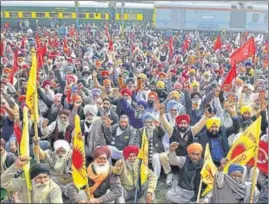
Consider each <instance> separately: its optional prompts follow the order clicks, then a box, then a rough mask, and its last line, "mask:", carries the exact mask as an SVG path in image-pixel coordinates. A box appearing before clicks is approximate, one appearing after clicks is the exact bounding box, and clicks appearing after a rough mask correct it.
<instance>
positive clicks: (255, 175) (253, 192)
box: [250, 140, 259, 203]
mask: <svg viewBox="0 0 269 204" xmlns="http://www.w3.org/2000/svg"><path fill="white" fill-rule="evenodd" d="M258 145H259V140H258V141H257V146H256V151H255V156H254V166H253V168H254V172H253V176H252V185H251V194H250V203H253V200H254V194H255V188H256V182H257V179H256V177H257V174H256V169H257V160H258V153H259V146H258Z"/></svg>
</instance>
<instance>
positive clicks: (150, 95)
mask: <svg viewBox="0 0 269 204" xmlns="http://www.w3.org/2000/svg"><path fill="white" fill-rule="evenodd" d="M152 96H154V98H155V99H158V94H157V93H156V92H155V91H151V92H149V94H148V98H150V97H152Z"/></svg>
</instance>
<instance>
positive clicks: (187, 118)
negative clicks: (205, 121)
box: [176, 114, 191, 125]
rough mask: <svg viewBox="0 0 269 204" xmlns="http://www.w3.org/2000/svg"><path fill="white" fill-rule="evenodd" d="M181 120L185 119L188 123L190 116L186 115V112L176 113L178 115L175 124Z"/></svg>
mask: <svg viewBox="0 0 269 204" xmlns="http://www.w3.org/2000/svg"><path fill="white" fill-rule="evenodd" d="M182 120H186V122H187V123H188V124H190V121H191V118H190V116H189V115H187V114H183V115H178V116H177V117H176V124H177V125H178V124H180V123H181V121H182Z"/></svg>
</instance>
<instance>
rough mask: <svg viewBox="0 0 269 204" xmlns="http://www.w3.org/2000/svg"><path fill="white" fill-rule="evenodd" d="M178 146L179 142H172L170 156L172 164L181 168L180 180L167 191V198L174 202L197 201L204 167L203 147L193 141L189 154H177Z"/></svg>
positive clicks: (188, 150) (188, 149) (188, 148)
mask: <svg viewBox="0 0 269 204" xmlns="http://www.w3.org/2000/svg"><path fill="white" fill-rule="evenodd" d="M178 147H179V143H177V142H173V143H171V145H170V149H169V154H168V158H169V163H170V164H171V165H174V166H178V167H179V168H180V170H179V179H178V181H179V182H178V186H175V187H173V188H171V189H169V190H168V191H167V193H166V200H167V201H169V202H174V203H179V202H180V203H188V202H190V201H196V200H197V195H198V189H199V183H200V179H201V175H200V172H201V169H202V167H203V159H202V157H201V155H202V152H203V147H202V145H201V144H199V143H196V142H195V143H192V144H190V145H189V146H188V147H187V152H188V155H187V156H177V155H176V153H175V150H176V148H178Z"/></svg>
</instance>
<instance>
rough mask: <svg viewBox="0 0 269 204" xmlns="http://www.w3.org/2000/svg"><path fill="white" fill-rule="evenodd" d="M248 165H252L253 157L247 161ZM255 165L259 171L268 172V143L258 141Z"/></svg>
mask: <svg viewBox="0 0 269 204" xmlns="http://www.w3.org/2000/svg"><path fill="white" fill-rule="evenodd" d="M248 165H250V166H253V165H254V158H252V159H251V160H250V161H249V162H248ZM257 167H258V168H259V169H260V171H262V172H264V173H266V174H268V143H266V142H265V141H260V143H259V153H258V161H257Z"/></svg>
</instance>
